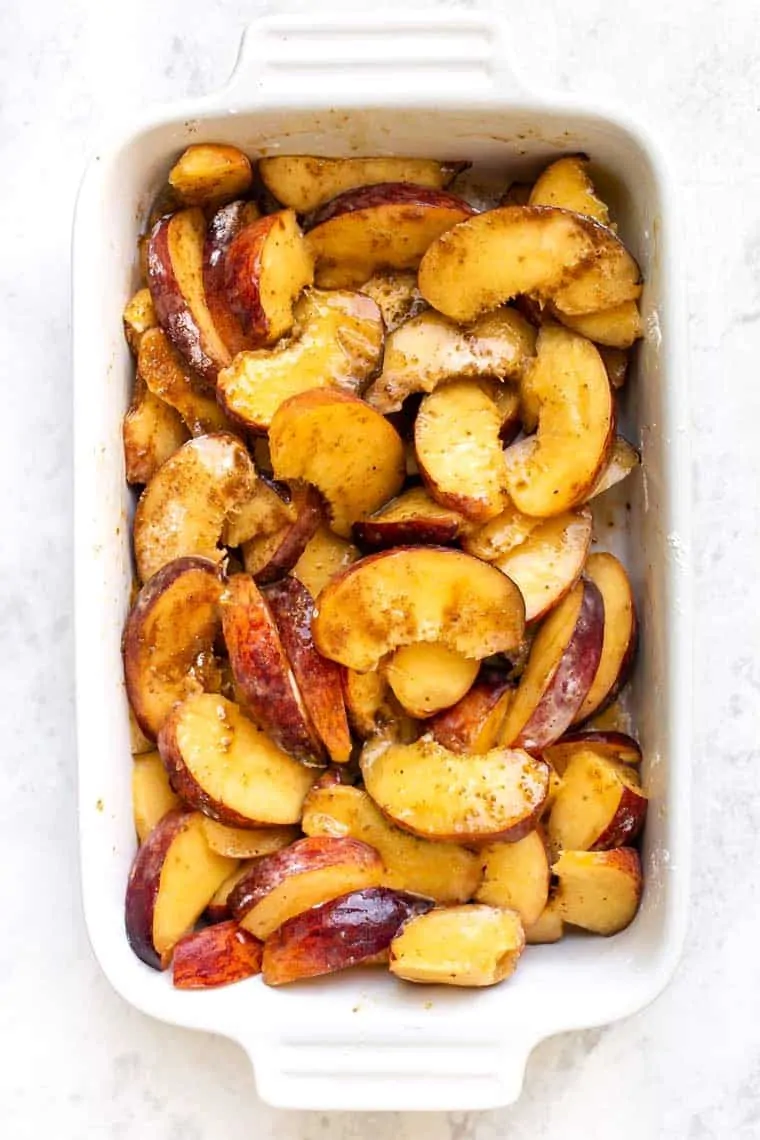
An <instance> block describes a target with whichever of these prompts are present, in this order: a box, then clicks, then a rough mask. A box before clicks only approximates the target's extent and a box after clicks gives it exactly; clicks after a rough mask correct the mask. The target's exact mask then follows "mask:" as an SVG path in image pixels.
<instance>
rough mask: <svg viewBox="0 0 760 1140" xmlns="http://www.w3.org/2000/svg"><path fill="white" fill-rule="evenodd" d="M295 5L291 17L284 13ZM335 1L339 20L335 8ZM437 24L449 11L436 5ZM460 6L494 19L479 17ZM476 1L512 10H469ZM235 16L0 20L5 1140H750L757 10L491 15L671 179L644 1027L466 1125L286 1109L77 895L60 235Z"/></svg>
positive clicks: (224, 7) (182, 10)
mask: <svg viewBox="0 0 760 1140" xmlns="http://www.w3.org/2000/svg"><path fill="white" fill-rule="evenodd" d="M291 6H292V7H294V8H295V7H297V6H300V7H304V8H305V7H309V2H308V0H303V3H302V4H301V5H295V4H293V5H291ZM352 6H353V5H352V4H351V3H350V2H345V0H344V2H343V3H342V4H341V3H340V2H339V0H334V3H333V5H332V7H333V8H334V9H341V8H342V9H345V10H346V11H350V9H351V8H352ZM440 6H441V7H446V5H440ZM484 6H488V5H487V4H484ZM491 6H492V7H494V8H502V7H503V8H506V7H507V5H506V4H505V3H502V4H501V5H500V4H498V3H497V2H496V0H493V2H492V5H491ZM280 7H285V5H275V4H265V3H258V4H257V3H256V0H163V2H162V3H160V4H156V3H151V2H149V0H127V2H125V3H123V4H119V5H116V4H113V3H105V2H104V0H90V2H89V3H88V2H87V0H67V3H65V4H57V3H54V2H53V0H27V2H26V3H23V4H21V3H19V2H18V0H6V2H5V3H4V4H3V5H0V93H1V95H2V98H1V100H0V107H2V112H0V158H1V159H2V179H1V180H0V187H1V189H0V194H1V195H2V198H3V218H4V226H3V249H2V257H0V337H1V342H2V359H3V369H2V410H3V417H2V419H3V423H4V425H5V428H4V439H3V446H2V452H1V454H2V467H3V470H4V472H5V480H6V488H7V490H6V495H5V502H4V522H3V527H2V532H1V533H2V537H1V538H0V638H1V639H2V645H3V654H2V663H1V664H0V670H1V671H2V686H1V688H0V691H1V692H2V701H1V702H0V739H2V741H3V750H2V775H3V793H2V795H1V796H0V866H2V874H1V877H0V883H1V884H2V885H1V887H0V891H1V893H2V920H3V930H2V936H0V1050H1V1053H0V1055H1V1056H2V1063H1V1064H0V1100H1V1102H2V1124H0V1135H2V1136H3V1138H4V1140H5V1138H7V1140H39V1138H40V1137H41V1136H43V1135H48V1134H50V1133H53V1134H55V1135H56V1136H57V1137H59V1138H60V1140H85V1138H86V1140H97V1138H100V1137H107V1138H113V1140H250V1138H251V1137H254V1136H256V1137H260V1138H267V1140H269V1138H271V1140H321V1138H323V1137H330V1138H331V1140H332V1138H333V1137H337V1138H338V1140H353V1138H361V1140H412V1138H413V1140H497V1138H501V1137H509V1138H510V1140H554V1138H556V1140H589V1138H595V1137H598V1136H605V1135H611V1136H614V1137H615V1138H616V1140H724V1138H725V1140H728V1138H729V1137H730V1138H731V1140H756V1138H757V1137H758V1136H760V976H759V974H760V971H759V970H758V951H757V946H758V942H760V906H759V905H758V904H759V903H760V891H759V889H758V875H757V864H758V859H757V855H758V844H757V838H756V837H757V835H758V832H759V831H760V795H758V787H759V786H760V746H759V741H758V717H757V709H758V704H759V702H760V665H758V656H757V654H758V647H760V574H759V573H758V559H759V558H760V534H759V530H758V510H757V506H758V504H757V488H758V476H759V475H760V461H759V459H758V456H759V454H760V452H759V451H758V446H757V431H758V427H757V425H758V423H759V422H760V371H759V369H758V360H759V359H760V17H759V16H758V10H757V5H756V3H754V0H744V2H742V0H725V2H724V3H723V4H720V5H719V4H717V3H715V2H714V0H657V2H656V3H655V2H654V0H638V2H637V3H632V2H630V0H621V2H620V3H617V4H613V3H610V0H606V2H602V0H575V3H572V4H565V3H560V2H558V0H544V2H543V3H535V0H533V2H532V3H525V2H524V0H515V2H513V3H512V4H510V5H509V10H510V12H511V13H512V14H511V16H510V19H511V20H512V23H513V27H514V39H515V42H516V43H517V44H518V45H519V55H520V58H521V60H522V62H523V66H524V67H525V68H526V70H527V71H529V72H530V73H531V74H532V76H533V82H534V85H535V87H536V88H538V89H541V88H547V87H548V88H551V87H554V88H559V89H563V90H573V91H576V92H583V93H584V94H591V95H599V96H614V97H615V98H616V99H617V100H618V101H620V102H621V103H623V104H624V105H628V106H629V107H630V109H631V111H632V112H633V113H635V114H636V115H637V116H638V117H640V118H642V119H644V120H649V121H651V123H652V124H653V125H654V126H655V127H656V128H657V129H658V130H659V132H660V134H661V136H662V138H663V140H664V143H665V145H666V147H667V148H668V150H669V152H670V154H671V155H672V158H673V162H674V166H675V170H676V173H677V175H678V177H679V179H680V183H681V185H680V194H681V202H682V209H683V225H684V230H685V235H686V255H687V256H686V277H685V279H684V282H683V284H684V288H685V289H686V290H687V291H688V298H689V310H690V315H691V345H692V362H691V374H690V382H691V389H692V393H693V409H694V410H693V421H694V425H693V434H694V456H695V458H694V473H693V474H694V499H695V515H694V520H695V530H696V534H695V538H696V541H695V550H696V583H695V584H696V610H695V618H694V625H695V633H696V648H697V662H696V667H695V680H696V704H695V720H694V772H695V799H694V806H695V824H696V836H697V843H696V848H695V861H694V904H693V912H692V922H691V927H690V932H689V936H688V946H687V951H686V955H685V957H684V961H683V964H682V966H681V968H680V970H679V972H678V975H677V977H676V978H675V980H674V982H673V983H672V985H671V986H670V988H669V989H668V990H667V992H666V993H665V994H664V995H663V996H662V997H661V998H660V999H659V1000H658V1001H657V1002H656V1003H655V1004H654V1005H653V1006H652V1007H651V1008H650V1009H649V1010H647V1011H645V1012H643V1013H641V1014H639V1015H638V1016H636V1017H633V1018H631V1019H630V1020H628V1021H627V1022H624V1023H621V1024H618V1025H614V1026H612V1027H610V1028H607V1029H602V1030H595V1031H591V1032H586V1033H578V1034H571V1035H567V1036H564V1037H561V1038H558V1039H556V1040H553V1041H549V1042H547V1043H545V1044H543V1045H542V1046H541V1047H540V1048H538V1049H537V1050H536V1052H535V1053H534V1055H533V1058H532V1060H531V1062H530V1065H529V1069H528V1074H527V1080H526V1085H525V1090H524V1094H523V1097H522V1099H521V1101H520V1103H519V1104H517V1105H516V1106H514V1107H513V1108H511V1109H508V1110H505V1111H503V1112H493V1113H484V1114H478V1115H460V1114H448V1115H443V1114H431V1115H429V1116H404V1115H392V1116H382V1115H373V1116H363V1115H361V1114H348V1115H344V1116H327V1115H324V1114H313V1115H312V1114H306V1113H280V1112H276V1111H274V1110H271V1109H268V1108H266V1107H265V1106H263V1105H261V1104H260V1103H259V1102H258V1101H257V1098H256V1095H255V1093H254V1091H253V1084H252V1080H251V1075H250V1071H249V1067H248V1063H247V1061H246V1059H245V1057H244V1056H243V1054H242V1053H241V1052H240V1051H239V1050H238V1049H237V1047H236V1046H233V1045H231V1044H229V1043H227V1042H225V1041H220V1040H216V1039H213V1038H210V1037H205V1036H200V1035H193V1034H190V1033H185V1032H182V1031H178V1030H174V1029H170V1028H168V1027H166V1026H164V1025H160V1024H157V1023H154V1022H152V1021H150V1020H149V1019H147V1018H145V1017H143V1016H141V1015H140V1014H138V1013H136V1012H134V1011H133V1010H131V1009H130V1008H128V1007H127V1006H125V1005H124V1004H123V1003H122V1002H121V1000H120V999H119V998H117V997H116V996H115V995H114V994H113V993H112V992H111V990H110V988H109V986H108V985H107V983H106V982H105V981H104V980H103V979H102V977H101V976H100V973H99V971H98V968H97V966H96V965H95V963H94V961H93V959H92V956H91V953H90V950H89V947H88V944H87V939H86V936H85V933H84V929H83V925H82V918H81V911H80V902H79V894H78V885H77V849H76V830H75V816H74V799H75V795H74V793H75V776H74V732H73V724H72V612H71V544H70V533H71V493H70V487H71V450H70V438H71V408H70V354H69V339H68V338H69V236H70V221H71V212H72V207H73V201H74V195H75V191H76V186H77V182H78V178H79V175H80V171H81V167H82V164H83V162H84V158H85V155H86V154H87V152H88V150H89V149H90V148H91V147H92V146H93V145H94V142H95V139H96V138H97V133H98V130H99V129H100V127H101V126H102V125H103V124H105V123H106V122H107V120H108V119H109V118H111V117H112V116H113V115H115V114H117V113H118V112H120V111H124V110H127V109H129V108H132V107H135V106H139V105H143V104H148V103H149V102H152V101H158V100H162V99H168V98H175V97H179V96H182V95H186V94H197V93H199V92H202V91H204V90H207V89H210V88H212V87H214V86H217V85H218V84H219V83H220V82H221V81H222V80H223V79H224V78H225V77H226V75H227V73H228V71H229V69H230V67H231V66H232V63H233V60H234V57H235V54H236V50H237V42H238V38H239V33H240V30H241V28H242V26H243V25H244V23H245V21H246V19H248V18H249V17H250V16H251V15H252V14H254V13H255V11H263V10H273V9H279V8H280Z"/></svg>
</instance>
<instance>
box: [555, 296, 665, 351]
mask: <svg viewBox="0 0 760 1140" xmlns="http://www.w3.org/2000/svg"><path fill="white" fill-rule="evenodd" d="M558 316H559V319H560V320H561V321H562V324H563V325H567V327H568V328H570V329H572V330H573V331H574V332H577V333H580V334H581V336H585V337H587V338H588V339H589V340H593V341H594V342H595V343H596V344H603V345H605V346H606V347H607V348H621V349H624V348H630V347H631V345H632V344H634V343H635V342H636V341H637V340H638V339H639V337H642V336H643V335H644V326H643V325H642V323H641V313H640V312H639V306H638V305H637V304H636V302H635V301H623V303H622V305H616V306H615V307H614V308H612V309H603V310H602V312H601V313H581V314H579V315H578V316H575V317H572V316H570V315H569V314H566V313H561V312H559V311H558Z"/></svg>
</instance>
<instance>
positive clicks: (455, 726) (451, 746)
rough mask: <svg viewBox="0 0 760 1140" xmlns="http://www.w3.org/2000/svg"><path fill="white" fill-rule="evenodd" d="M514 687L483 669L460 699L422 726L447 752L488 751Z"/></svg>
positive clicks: (492, 744) (505, 712) (502, 675)
mask: <svg viewBox="0 0 760 1140" xmlns="http://www.w3.org/2000/svg"><path fill="white" fill-rule="evenodd" d="M513 697H514V688H513V686H512V684H511V682H510V681H509V679H508V678H507V677H506V676H505V674H504V673H497V672H496V671H495V670H484V671H483V672H482V674H481V675H480V677H478V679H477V681H476V682H475V684H474V685H473V686H472V688H471V689H470V690H469V692H467V693H465V695H464V696H463V697H462V699H461V700H459V701H457V703H456V704H455V705H452V707H451V708H448V709H444V711H443V712H440V713H437V714H436V715H435V716H434V717H431V719H430V720H429V721H428V723H427V725H426V729H427V730H428V731H429V732H431V733H432V734H433V737H434V739H435V740H437V741H438V743H439V744H442V745H443V747H444V748H447V749H448V750H449V752H462V753H465V754H467V753H476V754H482V753H483V752H490V750H491V749H492V748H495V747H496V744H497V743H498V739H499V733H500V732H501V727H502V725H503V723H504V718H505V717H506V715H507V709H508V708H509V706H510V704H511V703H512V699H513Z"/></svg>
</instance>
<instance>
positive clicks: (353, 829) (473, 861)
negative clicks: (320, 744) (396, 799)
mask: <svg viewBox="0 0 760 1140" xmlns="http://www.w3.org/2000/svg"><path fill="white" fill-rule="evenodd" d="M301 826H302V827H303V830H304V832H305V833H306V834H307V835H332V836H337V837H342V836H346V835H348V836H350V837H351V838H352V839H361V840H362V841H363V842H364V843H368V844H369V845H370V847H374V848H375V850H376V851H377V852H378V854H379V855H380V858H381V859H382V861H383V863H384V865H385V873H384V875H383V883H384V884H385V885H386V886H388V887H393V888H394V889H396V890H403V891H414V892H415V893H416V894H420V895H426V896H428V897H429V898H432V899H435V900H436V902H439V903H444V904H447V905H448V904H451V903H460V902H467V900H468V899H470V898H472V896H473V895H474V893H475V891H476V890H477V887H478V884H479V882H480V863H479V860H478V857H477V855H474V854H473V853H472V851H467V850H466V849H465V848H464V847H459V846H457V844H455V843H434V842H431V841H430V840H428V839H419V838H418V837H417V836H416V835H409V834H408V833H407V832H405V831H402V830H401V829H400V828H398V827H394V825H393V824H392V823H390V822H389V820H387V819H386V818H385V816H384V815H383V814H382V813H381V812H380V811H379V810H378V808H377V807H376V806H375V804H374V803H373V802H372V800H371V799H370V797H369V796H368V794H367V793H366V792H365V791H363V790H362V789H360V788H351V787H347V786H346V785H338V786H332V787H329V788H321V787H317V786H316V785H315V787H313V788H312V790H311V791H310V792H309V794H308V796H307V797H306V800H305V802H304V808H303V820H302V823H301Z"/></svg>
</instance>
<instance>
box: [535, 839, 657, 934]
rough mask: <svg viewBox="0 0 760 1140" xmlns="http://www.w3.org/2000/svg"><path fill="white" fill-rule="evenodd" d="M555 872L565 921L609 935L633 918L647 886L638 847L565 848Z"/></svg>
mask: <svg viewBox="0 0 760 1140" xmlns="http://www.w3.org/2000/svg"><path fill="white" fill-rule="evenodd" d="M552 872H553V873H554V874H555V875H556V876H557V878H558V879H559V887H558V890H557V907H558V909H559V912H560V914H561V915H562V918H563V920H564V921H565V922H569V923H570V924H571V925H572V926H580V927H582V928H583V929H584V930H590V931H592V932H593V933H594V934H605V935H610V934H617V933H618V932H619V931H621V930H625V928H626V926H629V925H630V924H631V922H633V919H634V918H635V916H636V911H637V910H638V909H639V903H640V902H641V893H642V888H643V882H642V876H641V859H640V858H639V853H638V851H636V850H634V848H632V847H617V848H615V849H614V850H613V851H564V852H563V853H562V855H560V857H559V859H558V860H557V862H556V863H555V864H554V866H553V867H552Z"/></svg>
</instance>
